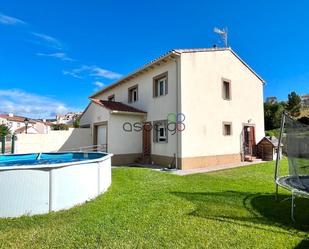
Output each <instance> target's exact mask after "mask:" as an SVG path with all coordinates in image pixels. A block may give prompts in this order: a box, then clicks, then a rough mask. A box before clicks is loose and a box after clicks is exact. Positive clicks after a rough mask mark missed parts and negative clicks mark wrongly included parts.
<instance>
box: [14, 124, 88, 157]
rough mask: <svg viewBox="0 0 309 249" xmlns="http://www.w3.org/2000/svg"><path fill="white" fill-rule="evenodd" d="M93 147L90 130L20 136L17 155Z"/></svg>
mask: <svg viewBox="0 0 309 249" xmlns="http://www.w3.org/2000/svg"><path fill="white" fill-rule="evenodd" d="M90 145H92V137H91V130H90V129H69V130H67V131H50V132H49V133H48V134H18V135H17V141H16V142H15V153H36V152H51V151H64V150H68V149H72V148H79V147H86V146H90Z"/></svg>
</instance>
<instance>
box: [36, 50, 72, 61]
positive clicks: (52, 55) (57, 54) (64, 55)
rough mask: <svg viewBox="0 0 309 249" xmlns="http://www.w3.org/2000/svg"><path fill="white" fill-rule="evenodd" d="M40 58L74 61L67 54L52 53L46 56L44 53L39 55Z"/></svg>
mask: <svg viewBox="0 0 309 249" xmlns="http://www.w3.org/2000/svg"><path fill="white" fill-rule="evenodd" d="M36 55H38V56H46V57H53V58H57V59H60V60H63V61H74V60H73V59H72V58H70V57H69V56H68V55H67V54H66V53H61V52H59V53H51V54H44V53H37V54H36Z"/></svg>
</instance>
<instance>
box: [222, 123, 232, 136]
mask: <svg viewBox="0 0 309 249" xmlns="http://www.w3.org/2000/svg"><path fill="white" fill-rule="evenodd" d="M227 125H228V126H230V134H226V129H225V127H226V126H227ZM222 134H223V136H225V137H229V136H233V124H232V122H226V121H223V122H222Z"/></svg>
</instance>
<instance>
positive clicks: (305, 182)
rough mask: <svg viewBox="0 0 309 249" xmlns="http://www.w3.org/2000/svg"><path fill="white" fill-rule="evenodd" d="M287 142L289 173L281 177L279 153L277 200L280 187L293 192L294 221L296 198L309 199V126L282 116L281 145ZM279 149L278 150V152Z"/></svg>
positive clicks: (276, 177) (292, 212) (292, 211)
mask: <svg viewBox="0 0 309 249" xmlns="http://www.w3.org/2000/svg"><path fill="white" fill-rule="evenodd" d="M284 135H285V136H284ZM283 140H284V141H285V143H284V145H285V147H286V148H285V149H286V153H287V156H288V163H289V164H288V165H289V166H288V172H286V174H285V175H283V176H280V175H279V167H280V158H279V154H278V153H277V160H276V169H275V182H276V198H277V197H278V187H279V186H280V187H282V188H285V189H287V190H289V191H291V194H292V196H291V200H292V201H291V219H292V220H295V219H294V209H295V201H294V200H295V197H304V198H309V126H308V125H305V124H302V123H300V122H298V121H296V120H294V119H293V118H291V117H290V116H289V115H288V114H287V113H286V112H284V113H283V114H282V119H281V128H280V136H279V143H278V145H279V144H281V142H282V141H283ZM278 150H279V148H277V151H278Z"/></svg>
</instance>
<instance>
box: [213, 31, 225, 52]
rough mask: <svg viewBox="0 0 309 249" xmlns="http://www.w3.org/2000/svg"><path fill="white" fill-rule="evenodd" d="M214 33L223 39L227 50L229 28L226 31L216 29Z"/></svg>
mask: <svg viewBox="0 0 309 249" xmlns="http://www.w3.org/2000/svg"><path fill="white" fill-rule="evenodd" d="M214 32H215V33H217V34H218V35H220V37H221V39H222V40H223V42H224V46H225V47H226V48H227V32H228V31H227V28H224V29H218V28H216V27H215V28H214Z"/></svg>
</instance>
